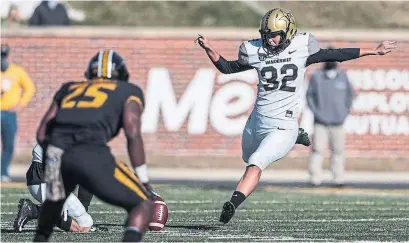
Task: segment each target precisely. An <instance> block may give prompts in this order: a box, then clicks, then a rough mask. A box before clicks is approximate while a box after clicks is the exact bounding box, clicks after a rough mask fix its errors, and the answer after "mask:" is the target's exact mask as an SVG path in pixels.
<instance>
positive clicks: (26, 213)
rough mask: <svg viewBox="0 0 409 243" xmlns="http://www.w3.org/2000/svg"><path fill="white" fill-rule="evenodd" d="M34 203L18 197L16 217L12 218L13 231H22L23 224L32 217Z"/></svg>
mask: <svg viewBox="0 0 409 243" xmlns="http://www.w3.org/2000/svg"><path fill="white" fill-rule="evenodd" d="M35 206H36V205H35V204H34V203H33V202H32V201H30V200H29V199H20V201H19V203H18V213H17V218H16V219H15V220H14V224H13V228H14V231H15V232H17V233H19V232H21V231H23V227H24V225H26V224H27V222H28V221H30V220H31V219H32V212H33V207H35Z"/></svg>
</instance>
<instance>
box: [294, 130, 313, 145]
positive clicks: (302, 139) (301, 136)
mask: <svg viewBox="0 0 409 243" xmlns="http://www.w3.org/2000/svg"><path fill="white" fill-rule="evenodd" d="M295 143H296V144H302V145H304V146H307V147H308V146H310V145H311V141H310V138H309V137H308V133H307V132H305V131H304V129H302V128H299V129H298V137H297V141H296V142H295Z"/></svg>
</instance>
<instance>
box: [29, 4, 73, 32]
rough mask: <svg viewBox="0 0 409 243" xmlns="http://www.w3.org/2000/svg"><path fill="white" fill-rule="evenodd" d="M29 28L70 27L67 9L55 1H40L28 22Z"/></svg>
mask: <svg viewBox="0 0 409 243" xmlns="http://www.w3.org/2000/svg"><path fill="white" fill-rule="evenodd" d="M28 24H29V25H30V26H50V25H60V26H61V25H70V19H69V18H68V13H67V9H66V8H65V6H64V5H63V4H61V3H59V2H58V1H57V0H52V1H42V2H41V3H40V5H38V6H37V7H36V9H35V10H34V13H33V16H31V18H30V20H29V21H28Z"/></svg>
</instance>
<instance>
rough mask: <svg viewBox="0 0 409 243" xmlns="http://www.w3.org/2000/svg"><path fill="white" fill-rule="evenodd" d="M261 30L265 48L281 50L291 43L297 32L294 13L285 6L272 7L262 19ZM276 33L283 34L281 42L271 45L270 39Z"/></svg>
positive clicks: (270, 50)
mask: <svg viewBox="0 0 409 243" xmlns="http://www.w3.org/2000/svg"><path fill="white" fill-rule="evenodd" d="M259 32H260V34H261V40H262V42H263V47H264V48H266V49H267V50H268V51H269V52H277V51H281V50H283V49H285V48H286V47H287V46H288V45H289V43H290V41H291V39H293V38H294V36H295V34H296V33H297V24H296V22H295V18H294V15H293V14H292V13H291V12H290V11H288V10H286V9H283V8H274V9H271V10H270V11H268V12H267V13H266V14H265V15H264V17H263V18H262V19H261V22H260V30H259ZM276 35H280V36H281V40H280V43H279V44H278V46H276V47H273V46H270V45H269V43H268V40H269V39H270V38H272V37H273V36H276Z"/></svg>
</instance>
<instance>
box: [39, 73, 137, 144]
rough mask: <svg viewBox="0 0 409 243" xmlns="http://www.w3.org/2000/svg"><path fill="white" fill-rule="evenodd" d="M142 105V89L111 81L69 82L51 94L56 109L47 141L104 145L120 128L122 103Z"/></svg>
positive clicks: (52, 142)
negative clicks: (53, 94)
mask: <svg viewBox="0 0 409 243" xmlns="http://www.w3.org/2000/svg"><path fill="white" fill-rule="evenodd" d="M130 100H134V101H136V102H137V103H138V104H140V105H141V106H142V108H143V107H144V105H145V101H144V96H143V92H142V90H141V89H140V88H139V87H138V86H136V85H134V84H131V83H127V82H122V81H112V80H95V81H86V82H68V83H65V84H63V85H62V86H61V88H60V90H58V91H57V93H56V94H55V96H54V101H55V102H56V103H57V104H58V107H59V109H58V111H57V114H56V116H55V118H54V120H53V121H52V122H51V123H50V126H49V128H48V129H47V130H48V131H47V136H48V137H49V142H50V143H51V144H53V145H55V146H58V147H61V148H63V149H65V148H67V147H70V146H72V145H74V144H100V145H105V144H106V143H107V142H108V141H109V140H111V139H112V138H113V137H115V136H116V135H117V134H118V133H119V131H120V129H121V128H122V113H123V109H124V106H125V103H126V102H128V101H130Z"/></svg>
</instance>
